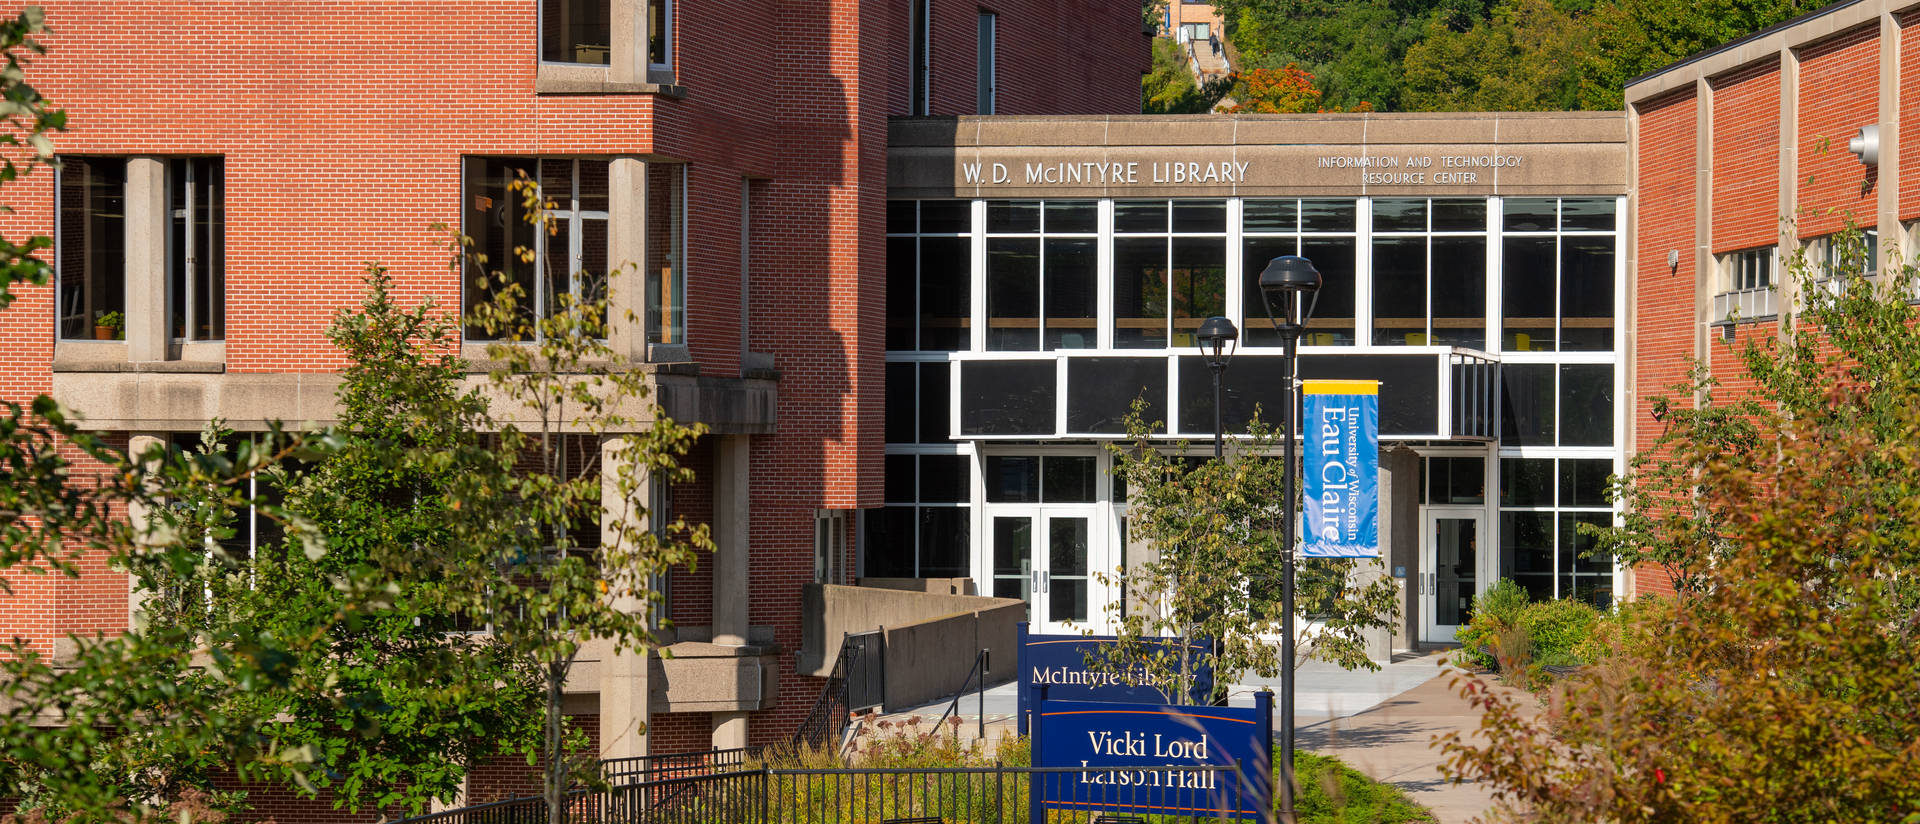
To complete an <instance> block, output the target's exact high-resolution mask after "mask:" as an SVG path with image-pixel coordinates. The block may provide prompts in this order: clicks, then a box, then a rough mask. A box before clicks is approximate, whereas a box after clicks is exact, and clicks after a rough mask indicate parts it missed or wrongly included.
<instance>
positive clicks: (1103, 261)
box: [1094, 198, 1119, 352]
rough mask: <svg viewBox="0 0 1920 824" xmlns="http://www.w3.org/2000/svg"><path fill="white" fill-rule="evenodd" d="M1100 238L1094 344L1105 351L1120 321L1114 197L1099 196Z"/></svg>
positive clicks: (1095, 265) (1095, 263)
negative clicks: (1115, 273)
mask: <svg viewBox="0 0 1920 824" xmlns="http://www.w3.org/2000/svg"><path fill="white" fill-rule="evenodd" d="M1096 228H1097V229H1098V230H1099V232H1100V238H1099V240H1098V241H1097V242H1096V243H1095V244H1094V246H1095V251H1094V271H1095V272H1097V273H1098V277H1097V278H1096V285H1095V299H1096V300H1098V301H1099V306H1098V307H1097V308H1096V309H1095V310H1094V314H1095V315H1097V316H1098V317H1099V321H1098V326H1099V328H1097V329H1095V330H1094V345H1095V346H1096V347H1097V348H1099V350H1100V351H1102V352H1108V351H1112V350H1113V326H1114V324H1115V323H1118V322H1119V321H1118V319H1117V317H1116V316H1115V315H1114V312H1113V199H1112V198H1102V199H1101V200H1100V211H1099V225H1098V226H1097V227H1096Z"/></svg>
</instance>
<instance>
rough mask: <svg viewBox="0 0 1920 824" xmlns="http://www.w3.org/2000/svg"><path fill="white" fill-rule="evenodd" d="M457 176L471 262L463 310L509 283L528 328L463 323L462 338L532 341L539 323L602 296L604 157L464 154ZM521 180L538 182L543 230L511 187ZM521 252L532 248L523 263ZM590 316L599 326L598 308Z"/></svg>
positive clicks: (520, 194)
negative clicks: (461, 179) (547, 225)
mask: <svg viewBox="0 0 1920 824" xmlns="http://www.w3.org/2000/svg"><path fill="white" fill-rule="evenodd" d="M465 177H466V181H465V193H464V203H465V210H464V212H463V213H464V214H465V216H466V217H465V220H464V222H463V225H462V231H464V232H465V233H466V234H467V236H468V237H469V238H471V239H472V240H473V252H474V255H475V256H476V260H475V261H473V262H472V263H470V264H469V266H468V277H467V282H466V284H465V285H464V288H463V289H462V295H463V298H464V299H463V309H464V310H465V311H466V312H469V313H471V312H472V311H473V309H474V307H476V306H478V305H481V304H482V303H485V302H486V301H489V300H492V299H493V297H494V295H495V292H496V290H499V289H503V288H513V289H515V290H517V294H516V295H515V297H514V305H515V308H516V309H517V310H518V313H519V322H520V323H523V324H527V325H528V328H527V329H525V330H521V329H492V330H488V329H483V328H477V327H470V328H468V330H467V337H469V338H472V339H475V340H487V339H513V338H523V339H538V338H539V336H540V335H541V334H542V332H541V331H540V330H539V329H538V323H539V321H542V320H545V319H547V318H549V317H552V316H554V315H555V314H556V313H557V312H560V311H563V310H565V309H566V308H567V307H569V306H570V305H574V304H578V303H585V302H593V301H604V300H606V296H607V295H606V290H607V269H608V252H609V247H608V238H607V229H608V215H607V206H608V198H607V162H606V161H604V160H573V159H567V158H540V159H535V158H496V157H477V158H468V159H467V161H466V172H465ZM523 179H524V180H527V181H530V182H532V183H534V184H536V185H538V186H539V191H540V196H541V197H542V198H544V199H545V200H546V202H547V203H548V205H549V211H548V212H547V217H548V219H549V220H550V221H551V231H538V230H537V228H538V227H536V226H535V224H534V223H532V222H529V217H530V215H529V213H528V210H527V208H526V201H525V195H524V193H523V192H521V191H516V190H515V189H514V188H513V184H514V182H515V181H516V180H523ZM523 250H531V251H532V253H533V260H532V261H531V262H529V261H527V260H525V259H524V258H523V256H522V252H523ZM495 273H498V275H499V277H496V276H495ZM596 320H598V321H600V322H601V323H602V324H604V322H605V320H606V318H605V315H604V313H601V314H599V315H598V316H597V318H596ZM602 328H603V329H604V326H602Z"/></svg>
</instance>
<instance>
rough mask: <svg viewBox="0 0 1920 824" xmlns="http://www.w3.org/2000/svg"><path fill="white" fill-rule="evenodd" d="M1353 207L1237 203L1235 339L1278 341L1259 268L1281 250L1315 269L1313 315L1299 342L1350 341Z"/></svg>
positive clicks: (1342, 204)
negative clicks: (1317, 282)
mask: <svg viewBox="0 0 1920 824" xmlns="http://www.w3.org/2000/svg"><path fill="white" fill-rule="evenodd" d="M1357 219H1358V208H1357V207H1356V206H1355V204H1354V201H1351V200H1293V199H1287V200H1248V201H1246V202H1245V203H1243V204H1241V209H1240V226H1241V229H1242V232H1243V239H1242V240H1241V247H1240V248H1241V251H1240V268H1241V278H1240V306H1241V311H1242V314H1243V316H1242V317H1241V319H1240V335H1241V342H1242V343H1244V344H1246V345H1248V346H1279V345H1280V333H1279V332H1278V331H1276V330H1275V329H1274V328H1273V322H1272V320H1271V319H1269V318H1268V317H1267V305H1266V298H1265V297H1264V296H1263V295H1262V294H1261V292H1260V273H1261V272H1262V271H1263V270H1265V269H1266V268H1267V264H1268V263H1270V262H1272V260H1273V259H1274V258H1277V257H1280V256H1282V255H1300V256H1302V257H1305V258H1306V259H1308V260H1311V261H1313V266H1314V268H1316V269H1319V270H1320V278H1321V284H1320V291H1319V292H1316V293H1314V297H1313V316H1312V317H1311V318H1309V319H1308V320H1307V331H1306V334H1305V335H1304V336H1303V337H1301V339H1300V342H1301V343H1303V344H1306V345H1308V346H1351V345H1353V342H1354V341H1353V287H1354V279H1353V272H1354V266H1355V262H1356V260H1357V258H1356V248H1357V246H1356V241H1355V239H1354V228H1355V222H1356V221H1357Z"/></svg>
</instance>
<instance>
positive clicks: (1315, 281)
mask: <svg viewBox="0 0 1920 824" xmlns="http://www.w3.org/2000/svg"><path fill="white" fill-rule="evenodd" d="M1319 292H1320V270H1319V269H1315V268H1313V261H1310V260H1307V259H1306V258H1303V257H1300V256H1298V255H1285V256H1282V257H1277V258H1274V259H1273V261H1272V262H1270V263H1268V264H1267V268H1266V269H1264V270H1262V271H1261V272H1260V297H1261V300H1262V301H1263V302H1265V303H1266V305H1267V319H1268V320H1270V321H1272V322H1273V329H1274V331H1276V332H1279V333H1280V342H1281V343H1282V344H1283V345H1284V346H1285V347H1286V360H1285V362H1284V368H1285V369H1286V373H1287V414H1286V416H1285V418H1284V420H1285V423H1284V424H1283V427H1284V428H1283V429H1282V430H1281V433H1280V434H1281V437H1282V443H1284V444H1285V445H1286V447H1285V448H1286V458H1285V460H1286V483H1285V485H1284V486H1283V487H1282V489H1283V493H1282V495H1283V497H1285V498H1286V501H1287V503H1286V507H1285V510H1284V512H1283V514H1282V517H1281V520H1284V521H1285V522H1286V529H1285V532H1284V534H1285V536H1286V538H1285V543H1283V544H1281V546H1282V549H1281V558H1282V560H1283V561H1284V562H1285V573H1284V574H1285V577H1286V581H1285V583H1284V585H1283V586H1284V588H1283V590H1282V593H1283V594H1282V596H1281V598H1282V600H1281V607H1280V608H1281V610H1282V611H1283V612H1284V613H1285V614H1286V618H1285V621H1286V629H1285V630H1284V632H1283V633H1282V635H1281V637H1280V658H1281V661H1282V667H1281V670H1280V786H1281V790H1280V792H1281V796H1280V797H1281V798H1282V799H1283V800H1282V801H1281V806H1280V813H1281V820H1283V821H1286V822H1292V821H1294V808H1293V800H1294V787H1295V784H1294V775H1293V681H1294V679H1293V566H1294V557H1293V556H1294V540H1295V536H1296V533H1297V531H1298V530H1299V528H1300V527H1299V508H1298V507H1297V506H1296V505H1295V501H1294V482H1293V475H1294V472H1295V468H1294V463H1293V461H1294V454H1293V434H1294V432H1296V431H1298V428H1299V427H1298V422H1299V420H1300V356H1299V347H1300V334H1301V333H1302V332H1305V331H1306V327H1307V318H1309V317H1310V316H1312V315H1313V303H1314V297H1315V296H1316V295H1318V294H1319ZM1215 374H1216V375H1217V374H1218V373H1217V372H1216V373H1215ZM1216 382H1217V379H1216Z"/></svg>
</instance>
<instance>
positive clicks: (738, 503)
mask: <svg viewBox="0 0 1920 824" xmlns="http://www.w3.org/2000/svg"><path fill="white" fill-rule="evenodd" d="M751 448H752V442H751V441H749V440H748V438H747V436H745V435H722V436H719V437H718V438H717V439H716V443H715V448H714V458H713V472H714V477H713V543H714V552H713V642H714V643H715V644H720V645H722V646H736V647H737V646H745V645H746V643H747V597H748V592H747V564H748V560H749V556H750V553H749V548H748V543H747V525H748V509H747V497H748V494H747V488H748V484H749V478H748V476H747V473H748V471H749V469H748V461H747V457H748V454H749V451H750V450H751Z"/></svg>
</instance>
